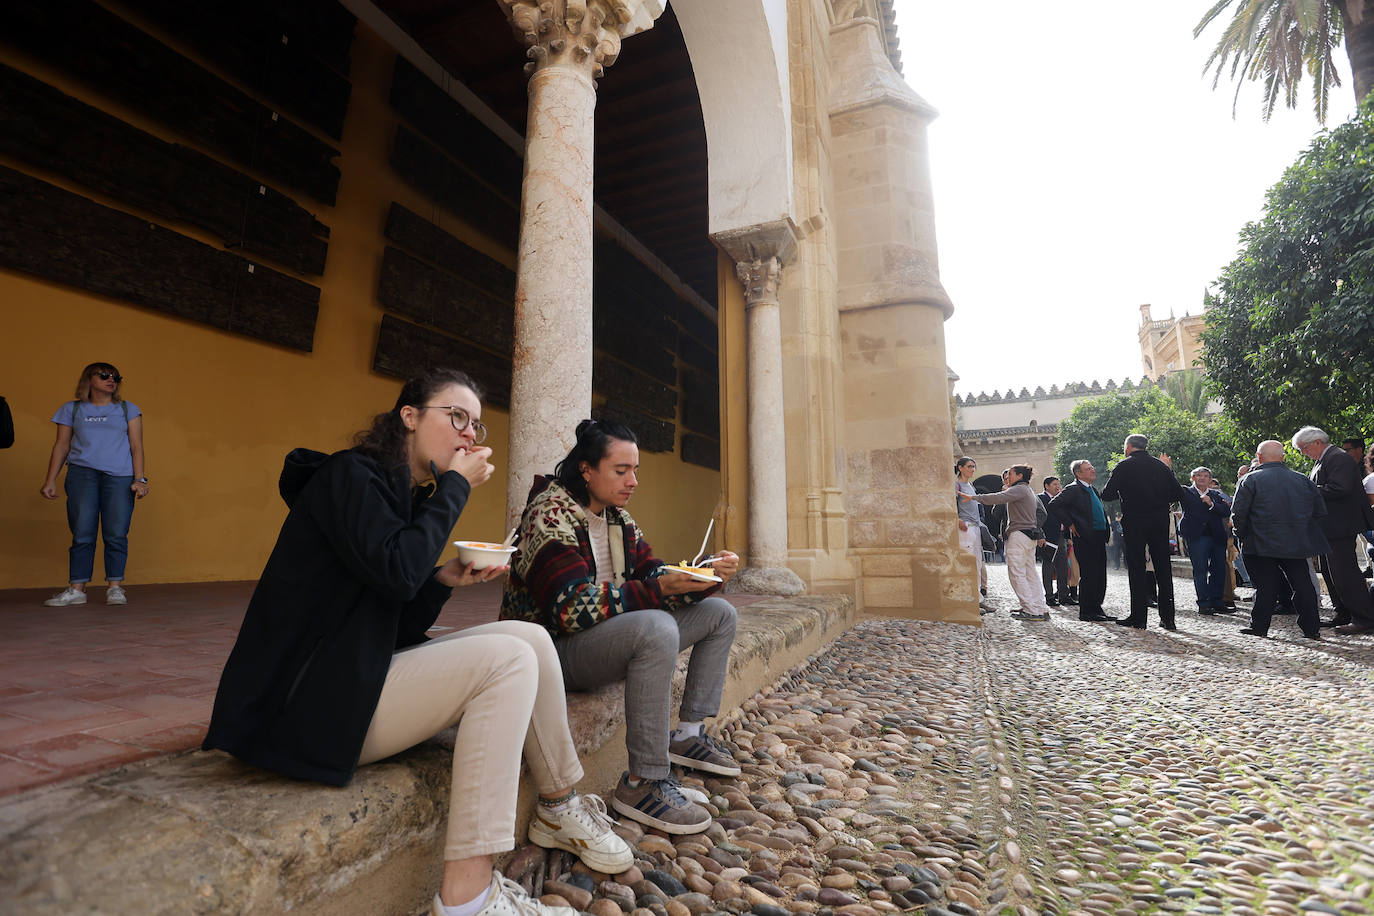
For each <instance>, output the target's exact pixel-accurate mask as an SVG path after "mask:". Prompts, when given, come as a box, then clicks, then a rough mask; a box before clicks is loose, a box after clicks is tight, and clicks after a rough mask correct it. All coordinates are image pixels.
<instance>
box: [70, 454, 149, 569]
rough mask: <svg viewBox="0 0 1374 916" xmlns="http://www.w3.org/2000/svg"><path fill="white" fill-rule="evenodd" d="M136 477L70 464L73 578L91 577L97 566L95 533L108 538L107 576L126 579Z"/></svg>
mask: <svg viewBox="0 0 1374 916" xmlns="http://www.w3.org/2000/svg"><path fill="white" fill-rule="evenodd" d="M133 482H134V479H133V477H115V476H114V475H112V474H106V473H105V472H104V471H97V470H94V469H93V468H83V467H78V466H77V465H73V464H69V465H67V481H66V484H65V489H66V491H67V527H68V528H71V530H72V548H71V558H70V560H69V572H70V576H69V578H68V581H69V582H72V583H73V584H84V583H86V582H89V581H91V574H92V571H93V570H94V568H95V533H96V529H97V528H99V529H100V531H101V533H102V534H103V535H104V540H105V578H106V579H107V580H108V581H110V582H122V581H123V580H124V564H125V561H127V560H128V558H129V522H130V520H131V519H132V518H133V515H134V491H133V490H131V489H129V487H130V486H131V485H132V484H133Z"/></svg>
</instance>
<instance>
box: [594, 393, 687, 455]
mask: <svg viewBox="0 0 1374 916" xmlns="http://www.w3.org/2000/svg"><path fill="white" fill-rule="evenodd" d="M592 417H593V418H594V419H597V420H610V421H612V422H615V423H622V424H624V425H625V426H628V427H629V428H630V429H631V431H633V432H634V434H635V438H636V439H638V440H639V447H640V449H641V450H642V451H646V452H671V451H672V450H673V447H674V445H676V443H675V441H674V437H675V436H676V434H677V432H676V427H675V426H674V425H673V423H672V421H670V420H659V419H656V418H654V417H651V416H649V415H648V414H645V413H641V412H640V411H638V410H635V409H634V408H633V407H631V406H630V405H628V404H624V403H621V402H619V401H610V400H608V401H606V403H604V404H602V405H601V406H600V407H596V408H593V409H592Z"/></svg>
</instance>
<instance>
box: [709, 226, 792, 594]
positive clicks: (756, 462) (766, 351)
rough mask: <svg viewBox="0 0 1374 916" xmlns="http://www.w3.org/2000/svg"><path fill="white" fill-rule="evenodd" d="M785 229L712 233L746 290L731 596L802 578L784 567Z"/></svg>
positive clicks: (770, 590)
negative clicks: (744, 458)
mask: <svg viewBox="0 0 1374 916" xmlns="http://www.w3.org/2000/svg"><path fill="white" fill-rule="evenodd" d="M793 233H794V230H793V229H792V228H791V227H790V225H782V226H777V225H775V226H770V227H766V228H764V229H763V230H762V231H759V232H757V233H746V234H744V235H743V236H740V235H735V236H733V237H732V238H730V239H728V240H727V239H725V238H722V237H721V236H719V235H718V236H717V238H716V241H717V242H719V243H720V244H721V245H722V247H724V248H725V249H726V251H727V252H729V253H731V254H732V256H733V257H735V272H736V273H737V274H738V276H739V279H740V283H741V284H743V286H744V302H745V310H746V313H747V316H748V318H747V329H748V335H749V340H748V353H749V372H748V379H749V381H748V388H749V406H748V416H749V546H748V549H747V552H746V554H745V557H744V567H743V568H742V569H741V570H740V572H739V574H738V575H737V576H736V577H735V578H734V580H732V581H731V583H730V590H731V591H738V592H751V593H755V594H766V595H798V594H801V593H802V592H803V591H805V585H804V584H803V583H802V580H801V577H800V576H798V575H797V574H796V573H795V572H794V571H792V570H791V569H790V568H788V566H787V553H788V549H787V461H786V453H787V441H786V430H785V426H784V423H783V382H782V316H781V307H780V306H779V304H778V283H779V281H780V280H781V278H782V269H783V263H784V261H786V260H787V259H788V258H789V257H790V256H792V255H793V254H794V253H795V250H796V239H795V236H794V234H793Z"/></svg>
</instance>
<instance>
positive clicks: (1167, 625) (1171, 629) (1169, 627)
mask: <svg viewBox="0 0 1374 916" xmlns="http://www.w3.org/2000/svg"><path fill="white" fill-rule="evenodd" d="M1160 626H1161V627H1163V628H1164V629H1166V630H1168V631H1169V632H1170V633H1174V632H1177V630H1178V627H1177V626H1175V625H1174V624H1173V622H1172V621H1171V622H1169V623H1161V624H1160Z"/></svg>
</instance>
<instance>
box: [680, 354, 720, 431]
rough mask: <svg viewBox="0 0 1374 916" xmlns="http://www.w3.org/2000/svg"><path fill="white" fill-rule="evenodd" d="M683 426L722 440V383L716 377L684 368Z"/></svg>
mask: <svg viewBox="0 0 1374 916" xmlns="http://www.w3.org/2000/svg"><path fill="white" fill-rule="evenodd" d="M682 424H683V425H684V426H686V427H687V428H688V429H691V430H695V431H696V432H699V433H706V434H708V435H710V436H712V437H713V438H720V382H719V380H718V379H717V377H716V376H715V375H707V374H706V373H704V372H696V371H694V370H692V369H688V368H686V367H684V368H683V370H682Z"/></svg>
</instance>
